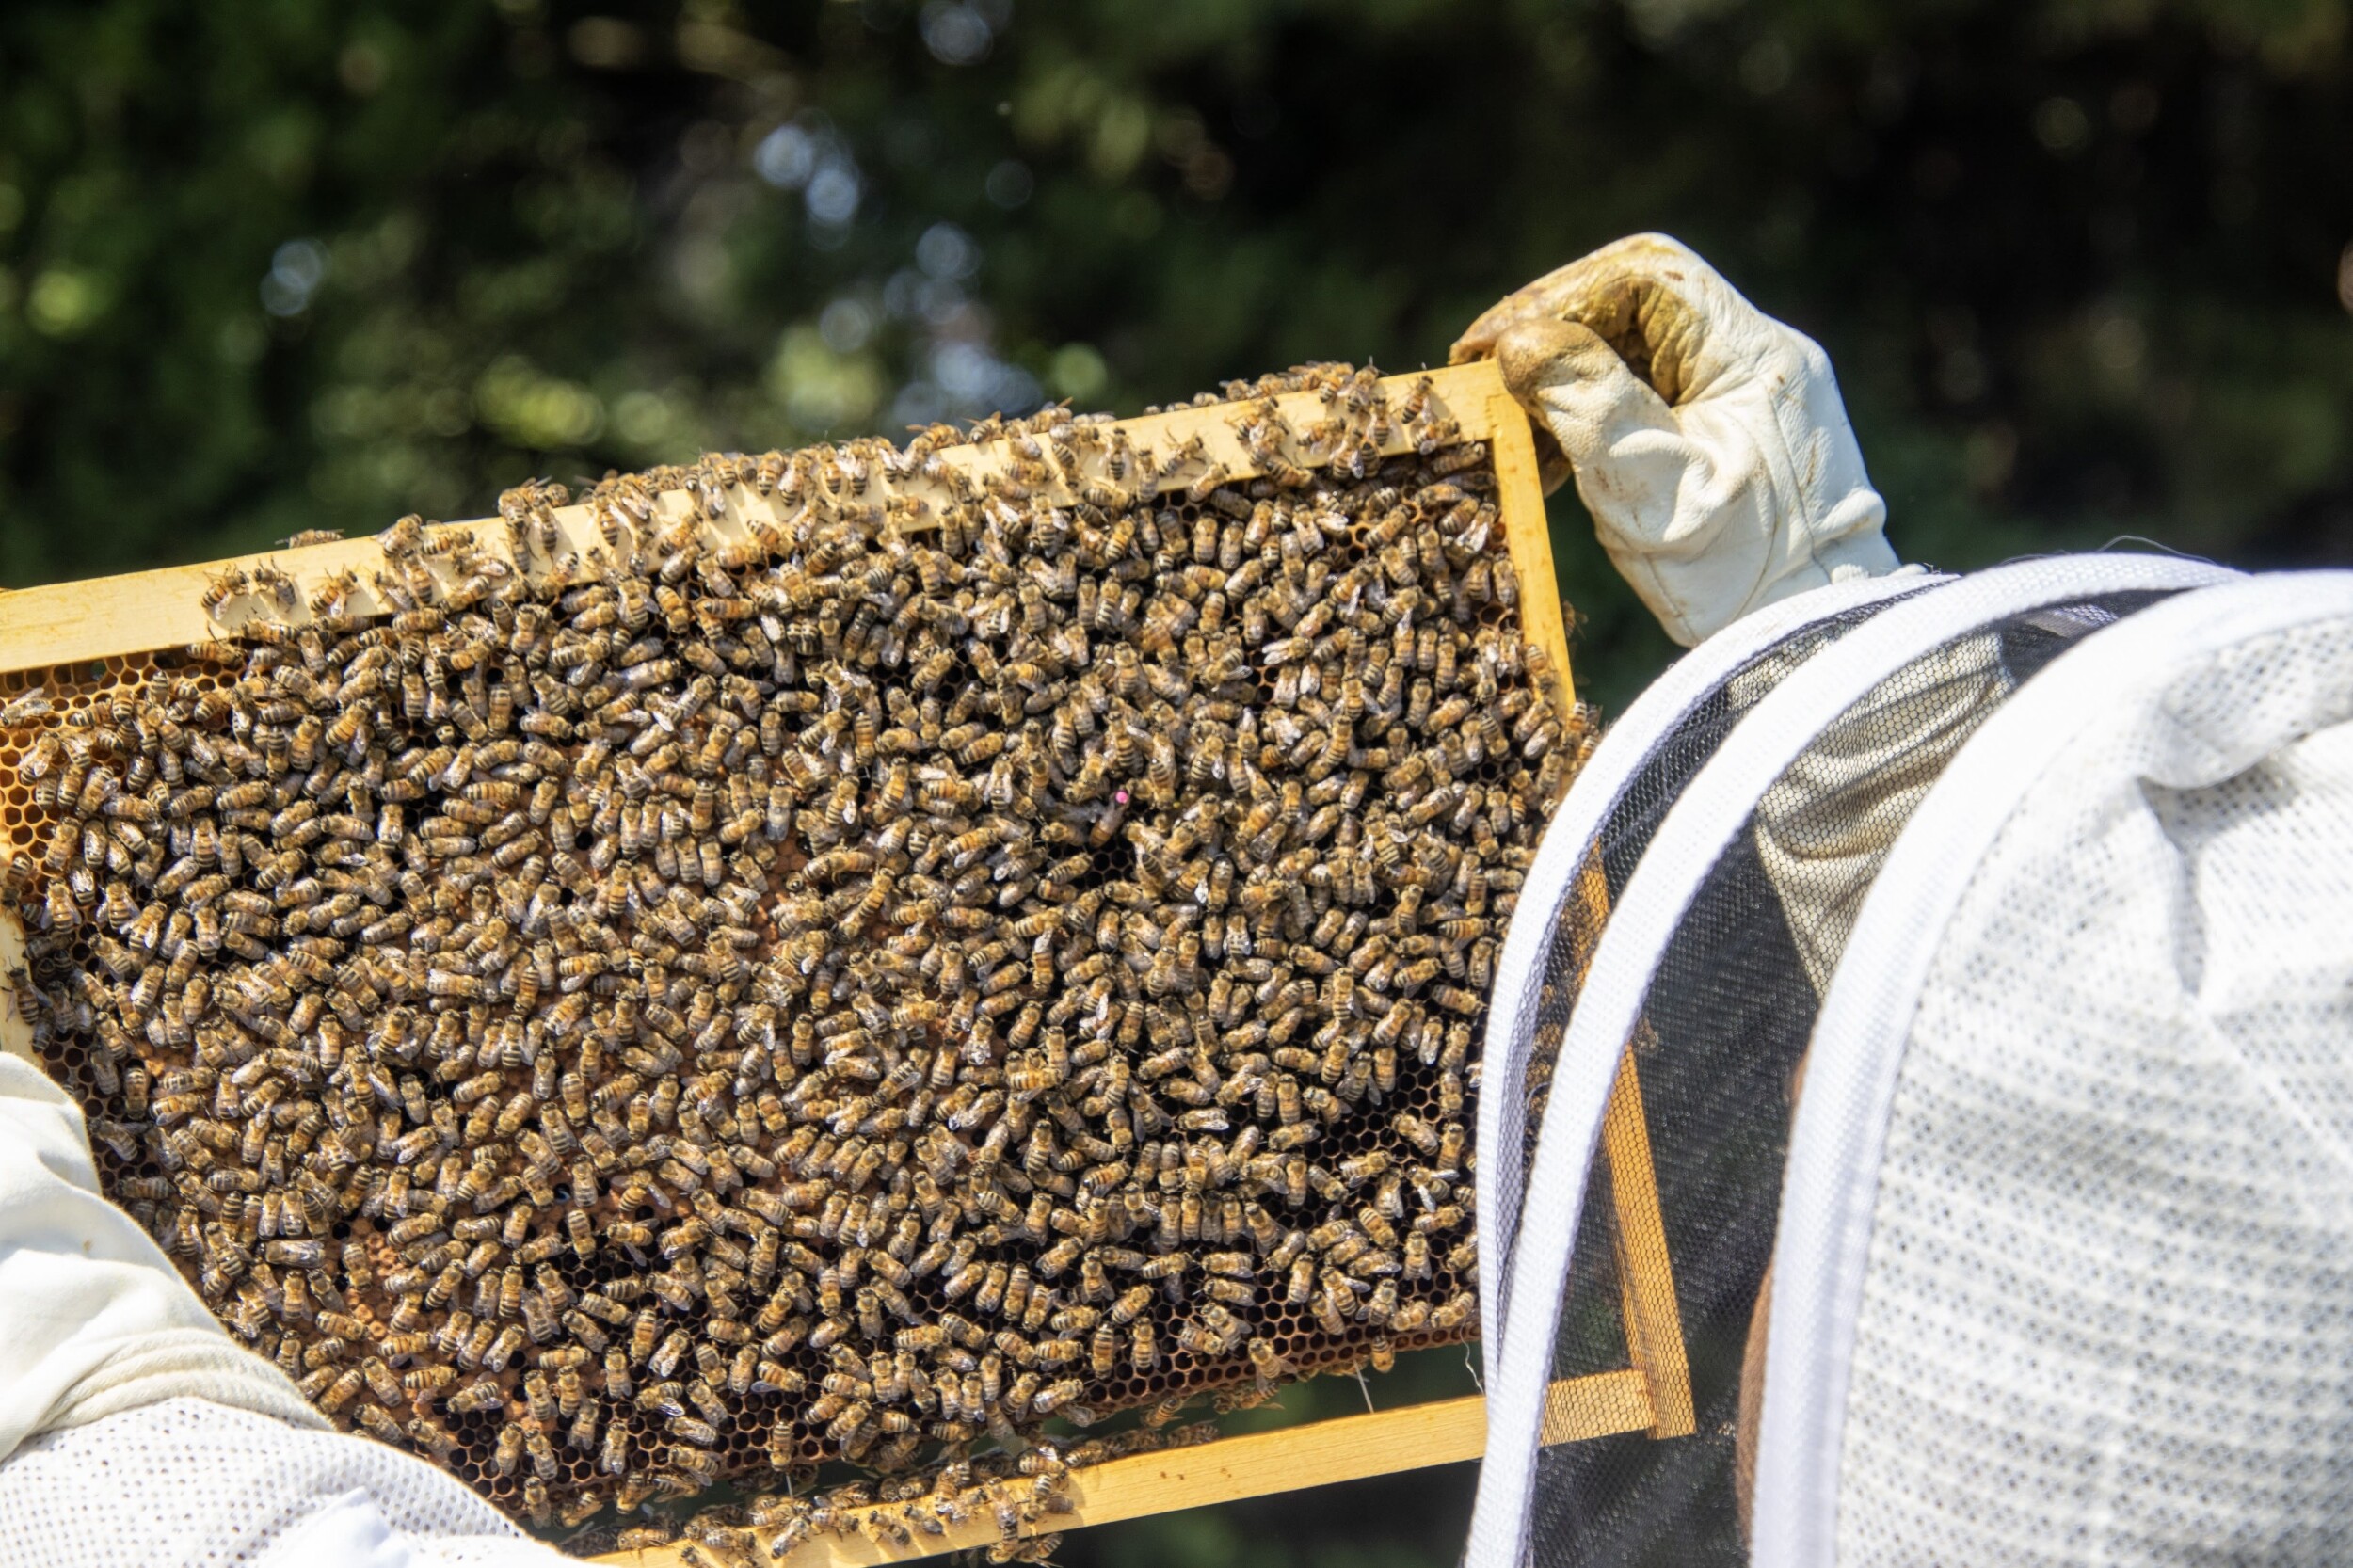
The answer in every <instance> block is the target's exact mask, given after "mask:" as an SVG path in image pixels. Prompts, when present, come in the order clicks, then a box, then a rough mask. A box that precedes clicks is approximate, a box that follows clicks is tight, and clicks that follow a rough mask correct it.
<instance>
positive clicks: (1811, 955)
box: [1755, 632, 2011, 997]
mask: <svg viewBox="0 0 2353 1568" xmlns="http://www.w3.org/2000/svg"><path fill="white" fill-rule="evenodd" d="M2010 685H2011V681H2010V679H2009V672H2008V671H2007V670H2005V669H2004V668H2003V665H2002V648H2001V640H2000V638H1998V637H1996V636H1994V635H1993V633H1991V632H1975V633H1972V634H1971V635H1969V636H1966V637H1962V638H1961V639H1960V640H1959V641H1957V642H1955V643H1954V644H1953V645H1952V646H1951V647H1949V648H1944V649H1942V650H1940V651H1939V652H1937V653H1935V654H1933V655H1932V656H1930V657H1929V658H1928V659H1925V660H1922V661H1920V662H1919V664H1917V665H1916V666H1914V667H1913V668H1912V669H1910V670H1908V671H1907V672H1906V674H1905V676H1904V677H1903V679H1902V680H1901V682H1900V683H1899V684H1891V685H1890V687H1889V688H1888V689H1886V690H1885V691H1882V692H1874V693H1873V694H1872V695H1871V696H1867V697H1865V699H1864V703H1863V704H1858V707H1862V706H1865V705H1870V706H1877V707H1881V708H1882V709H1884V710H1887V711H1888V712H1881V713H1880V714H1879V715H1878V716H1877V718H1876V719H1875V722H1873V723H1869V724H1842V725H1838V726H1834V727H1833V728H1832V729H1830V730H1828V731H1826V732H1825V733H1824V734H1823V735H1822V736H1821V737H1820V738H1818V739H1817V741H1816V742H1815V744H1812V745H1810V746H1808V747H1807V748H1806V749H1805V750H1804V751H1803V752H1801V753H1800V755H1799V757H1798V760H1796V761H1795V762H1793V763H1791V764H1790V765H1789V768H1788V769H1787V771H1786V772H1785V773H1784V774H1783V775H1782V776H1781V777H1780V778H1779V779H1777V780H1775V781H1774V783H1773V785H1772V786H1771V787H1770V788H1769V789H1768V790H1767V791H1766V792H1765V794H1764V797H1763V798H1762V799H1761V800H1759V801H1758V802H1757V805H1756V828H1755V842H1756V854H1757V858H1758V860H1759V861H1760V862H1761V863H1762V864H1763V866H1764V868H1765V874H1766V875H1767V876H1768V877H1769V878H1770V879H1771V880H1772V884H1773V891H1774V892H1775V893H1776V894H1777V895H1778V896H1779V897H1780V900H1781V907H1782V914H1783V916H1784V917H1785V919H1786V920H1788V922H1789V936H1790V939H1791V940H1792V941H1793V942H1794V943H1795V944H1796V946H1797V950H1798V957H1799V959H1800V961H1801V963H1803V964H1804V966H1805V973H1806V978H1807V979H1808V980H1810V981H1812V982H1813V984H1814V994H1815V995H1816V996H1817V997H1818V996H1821V995H1822V994H1823V993H1825V992H1826V991H1828V990H1829V989H1830V979H1831V972H1832V970H1833V969H1834V968H1837V965H1838V958H1839V955H1840V954H1841V953H1843V952H1846V949H1847V937H1848V935H1849V933H1850V932H1852V931H1853V929H1854V919H1855V915H1856V913H1857V912H1858V911H1859V910H1860V909H1861V908H1862V905H1863V899H1864V895H1865V894H1866V893H1868V892H1869V891H1870V890H1871V882H1872V879H1873V878H1875V877H1877V876H1878V875H1879V870H1880V866H1881V863H1882V862H1883V861H1885V860H1886V858H1887V853H1888V851H1889V850H1890V849H1891V848H1893V847H1894V845H1895V842H1896V837H1897V826H1899V825H1900V824H1902V823H1904V822H1905V821H1907V820H1908V819H1909V818H1910V817H1911V815H1912V812H1913V808H1914V807H1916V806H1918V805H1919V804H1920V801H1921V798H1922V797H1923V796H1925V795H1926V794H1927V793H1928V792H1929V787H1930V786H1931V785H1933V784H1934V783H1935V782H1936V780H1937V778H1938V776H1940V775H1942V774H1943V773H1944V771H1945V763H1946V762H1948V761H1950V760H1952V757H1953V754H1954V753H1955V752H1957V751H1959V750H1960V749H1961V744H1962V743H1963V742H1965V741H1966V740H1968V739H1969V737H1970V736H1971V735H1974V734H1975V733H1977V725H1978V724H1979V722H1981V721H1982V720H1983V719H1984V717H1985V715H1986V713H1987V712H1988V711H1989V708H1990V706H1991V705H1992V704H1993V703H1994V702H1996V701H1998V700H2000V698H2001V697H2002V696H2005V695H2007V694H2008V692H2009V689H2010ZM1897 713H1899V714H1901V716H1902V719H1903V720H1904V721H1906V722H1901V723H1898V722H1897V720H1896V718H1895V717H1894V716H1893V715H1894V714H1897ZM1890 734H1899V735H1901V736H1902V737H1903V738H1902V740H1900V741H1896V742H1891V741H1889V740H1888V739H1887V738H1886V737H1887V736H1889V735H1890Z"/></svg>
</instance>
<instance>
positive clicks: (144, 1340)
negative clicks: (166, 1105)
mask: <svg viewBox="0 0 2353 1568" xmlns="http://www.w3.org/2000/svg"><path fill="white" fill-rule="evenodd" d="M181 1395H187V1396H192V1397H194V1398H197V1399H202V1400H212V1401H213V1402H214V1403H216V1404H221V1405H229V1406H233V1407H235V1408H237V1409H241V1410H249V1411H252V1412H255V1413H256V1414H258V1415H262V1416H272V1417H274V1418H276V1419H278V1420H280V1421H288V1422H292V1423H294V1424H295V1425H296V1426H303V1427H314V1428H324V1427H326V1426H327V1421H326V1420H325V1418H324V1417H322V1416H320V1415H319V1414H318V1413H317V1412H316V1411H314V1410H312V1408H311V1406H310V1405H309V1404H308V1403H306V1402H305V1401H304V1400H303V1398H302V1396H301V1394H300V1393H298V1392H297V1391H296V1388H295V1385H294V1384H292V1383H290V1382H288V1381H287V1379H286V1376H285V1374H284V1373H282V1372H280V1370H279V1369H278V1368H275V1367H273V1366H271V1365H270V1364H269V1363H268V1362H266V1361H264V1360H263V1359H262V1358H261V1357H260V1356H258V1355H255V1354H253V1353H251V1352H248V1351H246V1350H244V1349H242V1348H240V1347H239V1346H238V1345H237V1344H236V1343H235V1341H233V1340H232V1339H231V1338H230V1337H229V1336H228V1334H227V1333H226V1332H224V1331H223V1330H222V1328H221V1327H220V1325H219V1323H217V1322H216V1321H215V1320H214V1318H213V1315H212V1314H211V1313H210V1312H208V1311H207V1310H205V1306H204V1304H203V1303H202V1302H200V1301H199V1300H198V1299H197V1295H196V1292H195V1291H193V1290H191V1289H189V1288H188V1286H187V1282H186V1281H184V1280H183V1279H182V1278H181V1277H180V1274H179V1272H178V1271H177V1270H175V1269H174V1268H173V1267H172V1266H171V1263H170V1260H169V1259H168V1258H166V1257H165V1256H164V1254H163V1249H162V1248H160V1247H158V1246H157V1245H156V1244H155V1242H154V1240H152V1238H150V1237H149V1236H148V1234H147V1233H146V1232H145V1231H143V1230H141V1229H140V1228H139V1227H138V1224H137V1223H136V1221H134V1220H133V1219H132V1218H131V1216H130V1215H128V1214H125V1213H124V1212H123V1211H122V1210H121V1209H120V1208H116V1207H115V1206H114V1205H113V1204H111V1203H109V1202H107V1201H106V1199H105V1198H104V1195H102V1194H101V1193H100V1192H99V1190H98V1172H97V1169H96V1167H95V1166H93V1165H92V1163H91V1161H90V1153H89V1142H88V1138H87V1137H86V1136H85V1135H84V1132H83V1128H82V1112H81V1110H80V1108H79V1107H77V1106H76V1105H74V1103H73V1102H72V1100H71V1099H70V1098H68V1097H67V1096H66V1094H65V1091H63V1090H62V1089H59V1088H58V1087H57V1086H56V1084H54V1083H52V1082H50V1081H49V1080H48V1079H47V1078H46V1077H44V1076H43V1075H42V1074H41V1072H40V1069H39V1068H37V1067H35V1066H33V1065H32V1064H30V1063H27V1062H24V1061H22V1060H20V1059H18V1058H16V1057H13V1056H0V1459H4V1458H6V1457H7V1456H8V1455H9V1454H11V1453H13V1452H15V1450H16V1448H18V1446H19V1445H21V1444H23V1443H24V1441H25V1439H27V1438H29V1437H31V1436H32V1435H33V1434H34V1433H36V1432H45V1431H48V1430H49V1429H51V1428H55V1427H66V1426H75V1425H79V1424H81V1423H84V1422H88V1421H96V1420H101V1419H104V1417H106V1416H112V1415H115V1414H117V1413H118V1412H120V1411H125V1410H132V1409H136V1408H137V1407H138V1406H140V1405H144V1404H150V1403H152V1402H153V1401H155V1400H168V1399H172V1398H174V1397H177V1396H181Z"/></svg>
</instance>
